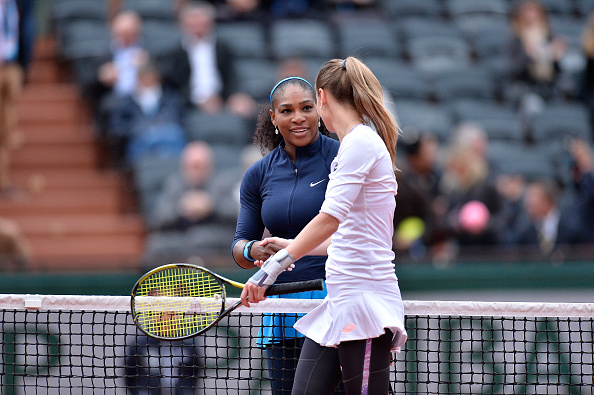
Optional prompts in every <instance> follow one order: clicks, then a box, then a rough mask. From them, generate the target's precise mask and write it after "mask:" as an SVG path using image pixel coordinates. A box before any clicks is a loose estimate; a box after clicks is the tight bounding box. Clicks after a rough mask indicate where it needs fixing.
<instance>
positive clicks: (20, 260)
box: [0, 217, 31, 270]
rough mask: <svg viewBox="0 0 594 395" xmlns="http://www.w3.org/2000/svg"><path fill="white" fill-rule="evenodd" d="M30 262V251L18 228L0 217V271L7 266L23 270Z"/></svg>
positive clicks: (13, 223) (12, 222)
mask: <svg viewBox="0 0 594 395" xmlns="http://www.w3.org/2000/svg"><path fill="white" fill-rule="evenodd" d="M30 261H31V249H30V247H29V244H28V243H27V241H26V240H25V238H24V236H23V234H22V232H21V230H20V228H19V226H18V225H17V224H16V223H15V222H14V221H11V220H8V219H5V218H1V217H0V270H2V269H5V268H6V267H7V265H8V264H11V265H12V266H14V267H16V268H23V267H24V266H25V265H27V264H28V263H29V262H30Z"/></svg>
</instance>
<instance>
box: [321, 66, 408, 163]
mask: <svg viewBox="0 0 594 395" xmlns="http://www.w3.org/2000/svg"><path fill="white" fill-rule="evenodd" d="M320 88H322V89H324V90H326V91H328V92H330V93H331V94H332V96H333V97H334V98H335V99H336V100H337V101H339V102H341V103H347V104H349V105H350V106H351V107H353V108H354V109H355V110H356V111H357V112H358V113H359V114H360V115H362V116H363V117H364V118H367V119H368V120H369V121H370V122H371V123H372V124H373V126H374V127H375V130H376V131H377V134H378V135H379V136H380V137H381V138H382V140H383V141H384V144H385V145H386V148H387V149H388V152H389V153H390V158H391V159H392V166H393V167H394V169H396V166H395V161H396V143H397V141H398V125H397V124H396V120H395V119H394V116H393V115H392V114H391V113H390V112H389V111H388V110H387V109H386V107H385V106H384V95H383V91H382V87H381V85H380V83H379V81H378V80H377V78H376V77H375V75H373V73H372V72H371V70H369V68H368V67H367V66H366V65H365V64H364V63H363V62H361V61H360V60H359V59H357V58H354V57H351V56H349V57H347V58H346V59H344V61H343V60H340V59H333V60H329V61H328V62H326V64H324V65H323V66H322V68H321V69H320V71H319V72H318V76H317V77H316V90H317V89H320Z"/></svg>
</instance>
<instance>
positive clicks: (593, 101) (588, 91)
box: [581, 12, 594, 139]
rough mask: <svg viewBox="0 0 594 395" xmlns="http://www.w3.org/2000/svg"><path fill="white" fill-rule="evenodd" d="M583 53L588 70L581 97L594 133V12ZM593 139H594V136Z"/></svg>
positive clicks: (588, 27)
mask: <svg viewBox="0 0 594 395" xmlns="http://www.w3.org/2000/svg"><path fill="white" fill-rule="evenodd" d="M582 52H583V53H584V57H585V58H586V68H585V70H584V79H583V83H582V91H581V96H582V99H583V100H584V102H585V104H586V106H588V110H589V111H590V125H592V131H593V132H592V133H594V12H593V13H592V14H590V16H589V18H588V23H587V24H586V27H585V29H584V33H583V34H582ZM592 138H593V139H594V135H592Z"/></svg>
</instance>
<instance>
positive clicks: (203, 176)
mask: <svg viewBox="0 0 594 395" xmlns="http://www.w3.org/2000/svg"><path fill="white" fill-rule="evenodd" d="M214 170H215V169H214V156H213V152H212V149H211V148H210V146H209V145H208V144H206V143H204V142H201V141H193V142H190V143H188V144H187V146H186V147H185V149H184V151H183V153H182V155H181V163H180V173H179V174H178V175H177V176H175V177H171V178H169V179H168V180H167V182H166V183H165V186H164V187H163V191H162V192H161V194H160V195H159V197H158V199H157V203H156V204H155V210H154V213H152V216H151V218H148V219H147V220H148V224H149V226H150V227H151V228H153V229H177V230H186V229H188V228H190V227H192V226H194V225H198V224H205V223H209V222H214V221H215V207H216V203H217V198H216V197H215V196H214V193H213V191H212V182H211V181H212V175H213V173H214Z"/></svg>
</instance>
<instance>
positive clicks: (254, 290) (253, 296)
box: [241, 281, 266, 307]
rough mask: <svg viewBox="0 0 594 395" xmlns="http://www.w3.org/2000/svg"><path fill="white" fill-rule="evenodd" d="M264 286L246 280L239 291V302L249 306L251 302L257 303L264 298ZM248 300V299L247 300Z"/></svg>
mask: <svg viewBox="0 0 594 395" xmlns="http://www.w3.org/2000/svg"><path fill="white" fill-rule="evenodd" d="M265 292H266V287H258V286H257V285H256V284H254V283H252V282H249V281H248V282H247V283H246V284H245V286H244V287H243V290H242V291H241V304H242V305H244V306H246V307H250V302H251V303H258V302H260V301H262V300H265V299H266V295H264V293H265ZM248 300H249V301H248Z"/></svg>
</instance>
